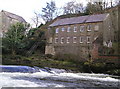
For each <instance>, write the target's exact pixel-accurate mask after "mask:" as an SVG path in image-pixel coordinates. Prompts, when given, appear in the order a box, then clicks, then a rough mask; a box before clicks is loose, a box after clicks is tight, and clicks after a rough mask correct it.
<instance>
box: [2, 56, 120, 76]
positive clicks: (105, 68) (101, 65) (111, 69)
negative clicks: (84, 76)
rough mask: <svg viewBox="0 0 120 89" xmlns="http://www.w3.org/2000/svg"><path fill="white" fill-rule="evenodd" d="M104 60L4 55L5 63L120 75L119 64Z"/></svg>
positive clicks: (3, 62) (3, 61) (3, 60)
mask: <svg viewBox="0 0 120 89" xmlns="http://www.w3.org/2000/svg"><path fill="white" fill-rule="evenodd" d="M103 61H104V60H100V61H97V62H92V61H91V60H90V61H73V60H57V59H55V58H52V57H48V56H46V55H37V54H35V55H32V56H30V57H25V56H20V55H16V56H11V55H3V56H2V64H3V65H25V66H37V67H41V68H44V67H49V68H58V69H65V70H67V71H72V72H81V73H104V74H111V75H117V76H119V75H120V68H119V66H118V65H113V64H105V62H103Z"/></svg>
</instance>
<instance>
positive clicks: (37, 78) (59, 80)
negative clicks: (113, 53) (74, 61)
mask: <svg viewBox="0 0 120 89" xmlns="http://www.w3.org/2000/svg"><path fill="white" fill-rule="evenodd" d="M50 72H51V73H49V72H45V71H42V70H40V72H35V73H19V72H13V73H10V72H1V73H0V88H1V87H90V86H91V87H92V86H93V87H98V86H100V87H101V86H102V87H110V86H112V87H118V83H120V80H119V79H115V78H112V76H110V75H106V74H88V73H67V72H65V71H64V70H58V69H56V70H55V69H52V70H51V71H50Z"/></svg>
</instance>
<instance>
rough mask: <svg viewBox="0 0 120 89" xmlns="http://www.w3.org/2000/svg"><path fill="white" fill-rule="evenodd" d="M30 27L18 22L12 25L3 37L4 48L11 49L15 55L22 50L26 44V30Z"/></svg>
mask: <svg viewBox="0 0 120 89" xmlns="http://www.w3.org/2000/svg"><path fill="white" fill-rule="evenodd" d="M27 28H28V27H27V26H26V25H24V24H22V23H16V24H14V25H12V26H11V27H10V29H9V30H8V32H7V33H6V34H5V37H4V38H3V40H2V41H3V42H2V45H3V50H9V52H10V53H12V54H13V55H15V54H17V52H18V51H20V50H22V49H23V48H24V47H25V46H26V45H25V42H24V41H25V38H26V35H25V31H26V29H27Z"/></svg>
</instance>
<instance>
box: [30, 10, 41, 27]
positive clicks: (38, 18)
mask: <svg viewBox="0 0 120 89" xmlns="http://www.w3.org/2000/svg"><path fill="white" fill-rule="evenodd" d="M34 15H35V16H34V17H33V18H32V21H33V23H34V24H35V27H36V28H37V27H38V26H39V25H40V24H41V23H42V22H41V16H40V14H38V13H37V12H34Z"/></svg>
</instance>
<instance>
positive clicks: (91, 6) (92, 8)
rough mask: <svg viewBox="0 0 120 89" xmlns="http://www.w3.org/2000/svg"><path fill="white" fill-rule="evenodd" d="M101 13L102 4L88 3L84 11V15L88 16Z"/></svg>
mask: <svg viewBox="0 0 120 89" xmlns="http://www.w3.org/2000/svg"><path fill="white" fill-rule="evenodd" d="M102 11H103V6H102V2H95V3H91V2H89V3H88V4H87V7H86V9H85V13H86V14H88V15H89V14H93V13H97V12H102Z"/></svg>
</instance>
